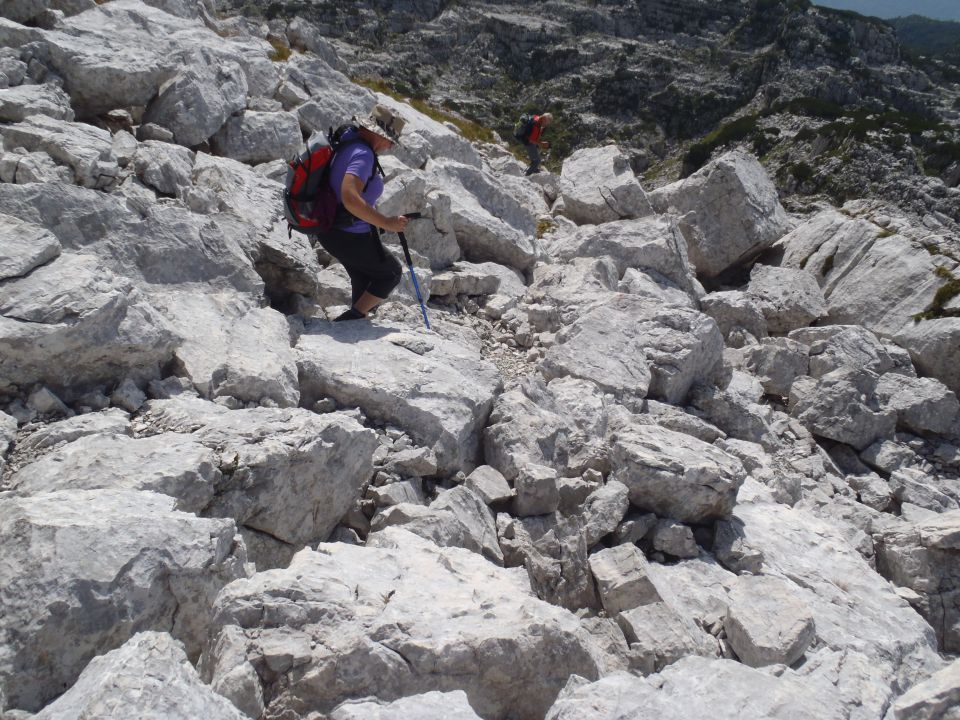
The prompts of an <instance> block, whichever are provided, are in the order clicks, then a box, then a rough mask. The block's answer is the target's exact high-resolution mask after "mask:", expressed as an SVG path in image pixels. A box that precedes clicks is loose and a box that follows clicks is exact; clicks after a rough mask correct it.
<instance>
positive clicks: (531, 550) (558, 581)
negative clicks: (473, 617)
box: [497, 513, 600, 610]
mask: <svg viewBox="0 0 960 720" xmlns="http://www.w3.org/2000/svg"><path fill="white" fill-rule="evenodd" d="M497 534H498V537H499V538H500V547H501V548H502V549H503V559H504V564H505V565H506V566H507V567H523V568H524V569H525V570H526V574H527V576H528V577H529V582H530V586H531V587H532V589H533V591H534V592H535V593H536V594H537V596H538V597H540V598H542V599H543V600H546V601H548V602H551V603H554V604H557V605H561V606H563V607H566V608H569V609H570V610H581V609H583V608H598V607H599V606H600V601H599V599H598V598H597V594H596V588H595V587H594V582H593V576H592V575H591V573H590V569H589V567H588V558H587V551H588V548H587V542H586V539H585V538H584V534H583V523H582V521H581V520H580V518H579V517H577V516H572V517H565V516H563V515H561V514H560V513H553V514H550V515H534V516H531V517H525V518H513V517H511V516H510V515H508V514H506V513H500V514H498V515H497Z"/></svg>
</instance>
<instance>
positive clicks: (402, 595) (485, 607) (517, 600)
mask: <svg viewBox="0 0 960 720" xmlns="http://www.w3.org/2000/svg"><path fill="white" fill-rule="evenodd" d="M374 538H375V539H376V542H375V543H374V544H373V545H372V546H368V547H355V546H351V545H345V544H328V545H321V546H319V549H318V550H317V551H311V550H304V551H301V552H300V553H298V554H297V555H296V556H295V557H294V559H293V561H292V563H291V566H290V568H289V569H287V570H274V571H270V572H267V573H260V574H258V575H255V576H254V577H253V578H251V579H250V580H246V581H242V582H238V583H234V584H232V585H231V586H229V587H228V588H226V589H225V590H224V591H223V592H222V593H221V595H220V596H219V598H218V599H217V602H216V605H215V606H214V621H213V622H214V626H215V628H216V631H215V632H216V634H217V635H216V636H215V638H216V639H218V641H217V642H216V643H215V644H212V645H211V646H210V647H211V651H210V653H209V655H208V657H207V658H206V659H205V665H204V666H205V667H207V668H209V672H210V674H211V676H212V677H213V678H214V681H216V679H217V678H219V677H221V676H223V675H225V674H226V673H228V672H230V671H232V670H233V669H234V668H235V667H238V666H242V664H243V663H245V662H247V661H248V659H249V662H250V663H252V664H253V666H254V667H255V668H257V669H258V674H259V675H260V676H261V679H262V680H261V682H262V684H263V686H264V690H265V693H264V696H265V697H269V698H271V699H270V701H269V705H268V710H267V712H269V713H271V714H278V713H282V712H290V713H296V714H302V713H304V711H305V710H306V709H307V708H309V710H312V711H318V712H323V713H330V712H332V711H333V710H334V708H336V707H337V706H339V705H340V704H341V703H342V702H344V701H345V700H348V699H351V698H361V697H372V698H377V699H379V700H380V701H391V700H393V699H396V698H399V697H407V696H412V695H416V694H419V693H425V692H428V691H433V690H438V691H441V692H449V691H453V690H463V691H464V692H465V693H466V695H467V697H468V699H469V702H470V705H471V706H472V707H473V708H474V710H475V712H477V713H478V714H480V715H481V716H482V717H484V718H490V719H491V720H503V719H505V718H507V717H515V718H518V719H520V720H533V719H534V718H541V717H543V714H544V713H545V712H546V710H547V708H548V707H549V706H550V704H551V703H552V702H553V699H554V697H555V696H556V693H557V692H559V690H560V689H561V687H562V686H563V684H564V683H565V682H566V680H567V678H568V677H569V675H570V674H571V673H577V674H580V675H583V676H585V677H593V678H596V677H597V676H598V675H599V673H600V672H601V667H602V663H603V662H604V657H605V656H604V653H603V652H602V651H600V650H599V648H597V647H596V645H595V644H594V643H593V641H592V639H591V636H590V635H589V634H588V633H587V632H586V631H585V630H584V629H583V628H582V627H581V625H580V623H579V621H578V620H577V619H576V617H575V616H573V615H572V614H571V613H569V612H567V611H566V610H563V609H561V608H558V607H554V606H551V605H549V604H547V603H544V602H542V601H540V600H537V599H536V598H534V597H532V596H531V595H530V593H529V589H528V588H527V587H525V583H524V581H523V580H522V579H521V577H522V576H518V575H517V573H515V572H513V571H508V570H504V569H502V568H498V567H496V566H494V565H493V564H491V563H489V562H487V561H486V560H484V559H482V558H480V557H479V556H477V555H476V554H474V553H471V552H468V551H466V550H462V549H459V548H438V547H437V546H436V545H434V544H432V543H430V542H428V541H426V540H422V539H420V538H417V537H416V536H414V535H411V534H410V533H408V532H405V531H403V530H402V529H398V528H389V529H387V530H385V531H383V532H381V533H376V534H375V535H374ZM272 608H276V612H277V613H278V614H277V615H276V616H274V611H273V609H272ZM265 611H266V613H267V614H266V615H265V614H264V612H265ZM506 668H509V672H505V671H504V670H505V669H506ZM534 685H536V686H537V687H538V688H539V691H538V692H531V688H532V687H533V686H534Z"/></svg>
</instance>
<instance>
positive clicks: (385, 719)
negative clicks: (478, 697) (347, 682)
mask: <svg viewBox="0 0 960 720" xmlns="http://www.w3.org/2000/svg"><path fill="white" fill-rule="evenodd" d="M450 718H457V720H481V718H480V716H479V715H477V714H476V713H475V712H474V711H473V708H472V707H470V700H469V698H467V694H466V693H465V692H463V690H454V691H452V692H437V691H436V690H434V691H432V692H426V693H423V694H421V695H413V696H411V697H405V698H400V699H398V700H394V701H393V702H383V703H377V702H370V701H366V702H362V701H361V702H358V701H355V700H351V701H348V702H345V703H343V704H341V705H339V706H338V707H337V708H336V709H335V710H334V711H333V712H332V713H330V720H450Z"/></svg>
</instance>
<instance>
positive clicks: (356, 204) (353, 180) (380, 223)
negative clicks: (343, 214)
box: [340, 173, 407, 232]
mask: <svg viewBox="0 0 960 720" xmlns="http://www.w3.org/2000/svg"><path fill="white" fill-rule="evenodd" d="M340 197H341V198H342V199H343V206H344V207H345V208H346V209H347V210H349V211H350V213H351V214H352V215H353V216H354V217H356V218H358V219H360V220H363V221H364V222H368V223H370V224H371V225H376V226H377V227H379V228H383V229H384V230H389V231H391V232H403V230H404V228H406V227H407V218H406V217H404V216H403V215H397V216H396V217H388V216H387V215H384V214H383V213H382V212H380V211H379V210H377V209H376V208H375V207H373V206H372V205H370V203H368V202H367V201H366V200H364V199H363V181H362V180H361V179H360V178H358V177H357V176H356V175H352V174H350V173H346V174H345V175H344V176H343V183H342V184H341V186H340Z"/></svg>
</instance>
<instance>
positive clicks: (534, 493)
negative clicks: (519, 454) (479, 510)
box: [513, 463, 589, 544]
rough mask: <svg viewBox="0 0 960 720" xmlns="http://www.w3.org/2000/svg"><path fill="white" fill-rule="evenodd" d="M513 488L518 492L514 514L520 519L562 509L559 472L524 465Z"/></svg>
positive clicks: (539, 466)
mask: <svg viewBox="0 0 960 720" xmlns="http://www.w3.org/2000/svg"><path fill="white" fill-rule="evenodd" d="M513 487H514V491H515V492H516V496H515V497H514V500H513V514H514V515H517V516H518V517H527V516H528V515H546V514H548V513H552V512H554V511H556V509H557V508H558V507H560V490H559V488H558V486H557V471H556V470H554V469H553V468H548V467H544V466H543V465H534V464H532V463H529V464H527V465H524V466H523V467H521V468H520V472H519V473H517V476H516V477H515V478H514V479H513ZM588 544H589V543H588Z"/></svg>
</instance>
